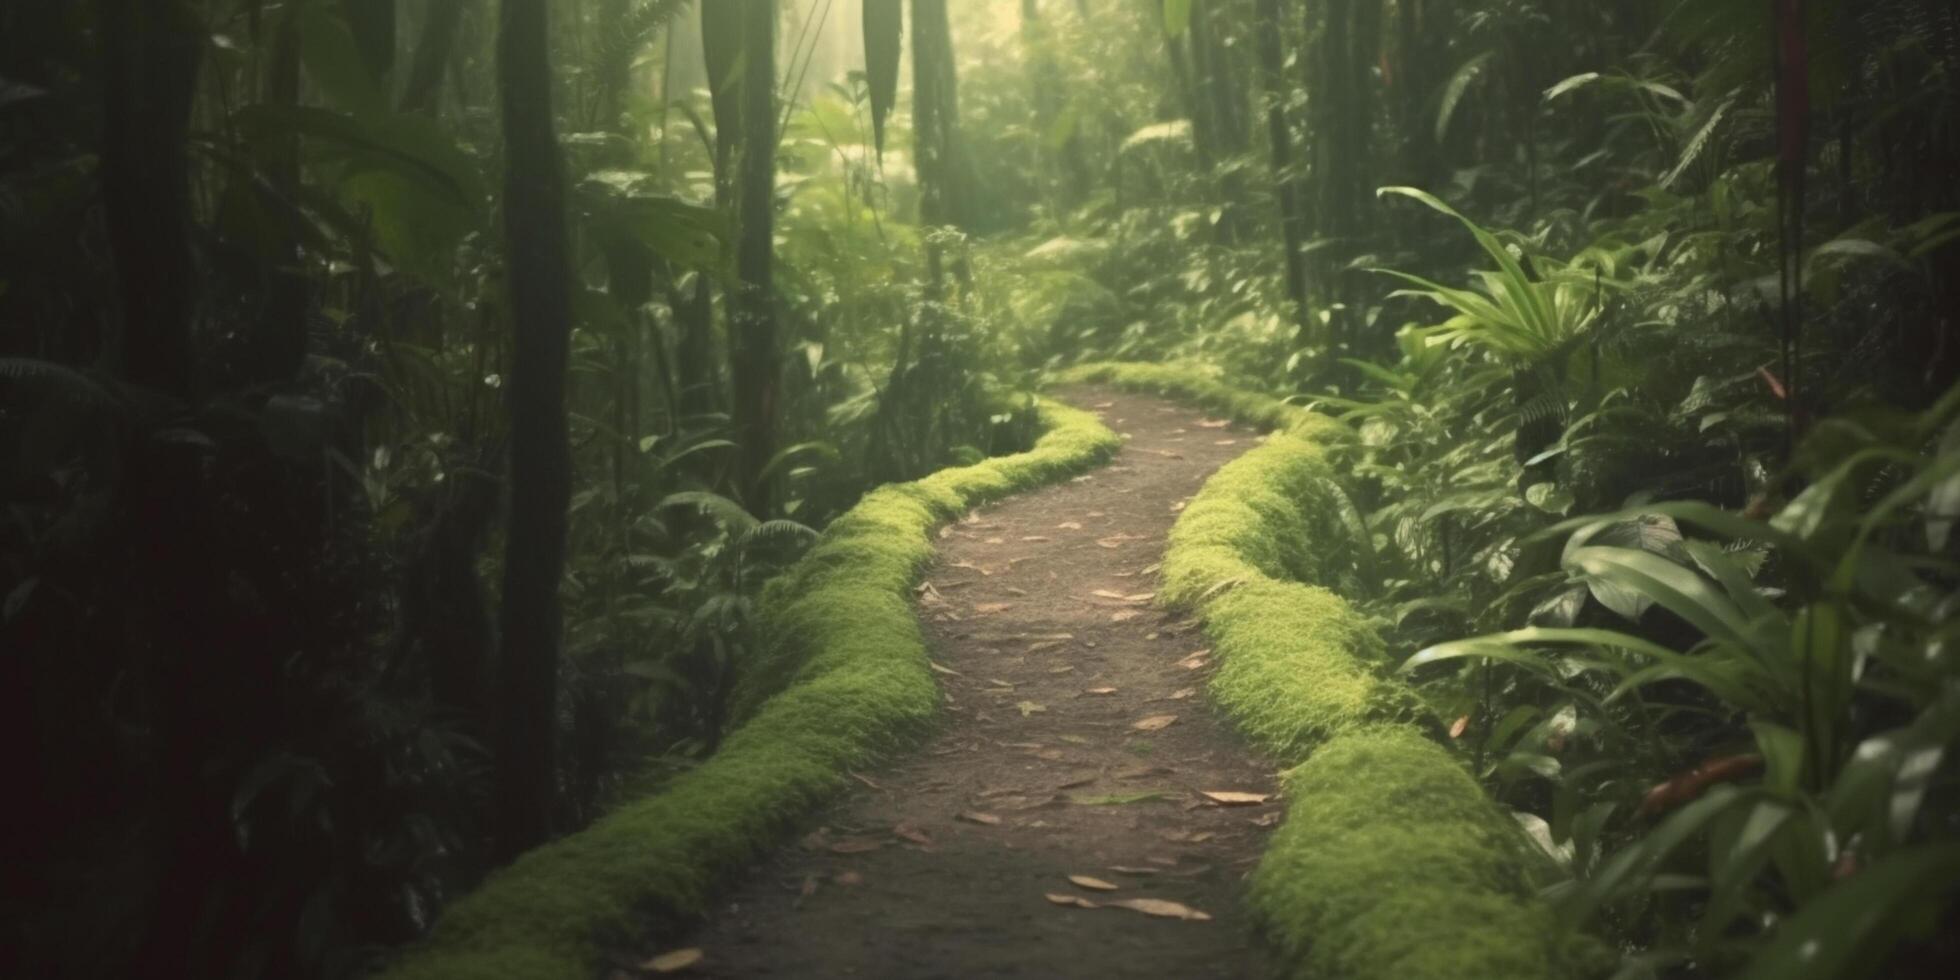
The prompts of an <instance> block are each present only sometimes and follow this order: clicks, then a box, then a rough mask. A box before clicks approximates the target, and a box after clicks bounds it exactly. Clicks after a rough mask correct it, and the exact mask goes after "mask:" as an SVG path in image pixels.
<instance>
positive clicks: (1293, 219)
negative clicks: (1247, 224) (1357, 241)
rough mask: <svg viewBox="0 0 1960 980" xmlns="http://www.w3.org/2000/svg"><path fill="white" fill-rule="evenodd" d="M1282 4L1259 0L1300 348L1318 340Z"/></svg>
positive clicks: (1269, 119)
mask: <svg viewBox="0 0 1960 980" xmlns="http://www.w3.org/2000/svg"><path fill="white" fill-rule="evenodd" d="M1279 6H1280V4H1279V0H1259V8H1258V15H1259V23H1258V27H1257V30H1256V33H1257V34H1258V36H1259V40H1258V48H1259V67H1260V73H1261V74H1262V75H1263V76H1264V78H1263V82H1264V84H1265V87H1266V130H1267V138H1268V142H1270V143H1271V144H1272V154H1273V192H1274V195H1275V196H1276V197H1277V198H1278V199H1279V224H1280V238H1281V242H1282V245H1281V247H1282V248H1283V249H1284V250H1285V251H1284V254H1283V256H1282V259H1283V264H1284V267H1285V269H1286V296H1287V299H1289V300H1291V301H1292V303H1293V320H1294V324H1295V326H1296V329H1295V334H1294V343H1295V344H1297V345H1301V346H1304V345H1306V344H1307V343H1309V342H1310V341H1312V340H1313V339H1314V338H1313V329H1312V323H1313V319H1312V313H1311V312H1310V311H1309V310H1308V307H1307V260H1306V255H1305V253H1304V252H1303V251H1302V249H1304V248H1305V247H1306V244H1307V216H1306V212H1305V211H1304V210H1303V209H1302V207H1301V203H1300V182H1299V176H1298V174H1296V173H1295V172H1294V163H1293V129H1292V127H1291V125H1289V124H1288V122H1287V119H1286V97H1287V92H1288V86H1287V84H1286V47H1285V38H1284V35H1283V34H1282V29H1281V24H1280V15H1279Z"/></svg>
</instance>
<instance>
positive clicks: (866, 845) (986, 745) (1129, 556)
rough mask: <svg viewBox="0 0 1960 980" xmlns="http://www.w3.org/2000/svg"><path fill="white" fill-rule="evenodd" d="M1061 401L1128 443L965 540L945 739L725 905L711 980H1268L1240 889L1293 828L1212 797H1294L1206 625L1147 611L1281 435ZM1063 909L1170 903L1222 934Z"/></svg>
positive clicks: (1020, 500)
mask: <svg viewBox="0 0 1960 980" xmlns="http://www.w3.org/2000/svg"><path fill="white" fill-rule="evenodd" d="M1063 397H1064V398H1065V400H1067V401H1069V402H1070V403H1072V404H1075V405H1078V406H1081V407H1084V408H1093V409H1094V410H1096V411H1097V413H1098V414H1099V415H1101V416H1102V418H1103V420H1104V421H1105V423H1106V424H1108V425H1109V426H1110V427H1111V428H1112V429H1114V430H1116V431H1117V432H1120V433H1123V434H1125V435H1126V436H1128V437H1129V441H1128V443H1127V444H1126V445H1125V447H1124V449H1123V450H1122V451H1121V452H1120V453H1119V454H1118V455H1117V457H1116V458H1115V459H1114V460H1113V461H1112V462H1111V463H1110V464H1109V465H1108V466H1106V467H1104V468H1102V469H1099V470H1096V471H1094V472H1092V473H1090V474H1087V475H1085V476H1082V477H1078V478H1076V479H1075V480H1073V481H1071V482H1068V483H1064V484H1061V485H1059V486H1055V487H1049V488H1046V489H1043V490H1038V491H1034V492H1031V493H1028V494H1024V495H1021V496H1018V497H1014V498H1012V499H1010V500H1007V501H1004V502H1002V503H1000V504H997V505H995V506H993V507H990V508H988V509H986V510H984V511H981V512H976V513H974V514H971V515H969V516H968V517H967V518H966V519H964V520H963V521H961V522H959V523H956V524H953V525H950V526H949V527H947V528H946V529H944V530H943V531H942V532H941V534H940V542H939V560H938V561H937V563H936V564H935V565H934V567H933V568H932V569H931V570H930V572H929V573H928V575H927V577H926V581H925V584H924V585H922V586H921V588H920V591H919V597H918V610H919V615H920V618H921V621H922V622H923V623H924V625H925V631H926V636H927V646H928V650H929V651H930V656H931V657H932V661H933V665H934V669H935V670H936V671H937V672H938V674H939V681H940V683H941V687H942V690H943V692H944V696H945V706H946V711H945V718H946V721H945V724H944V725H943V726H942V727H941V729H940V730H939V732H938V734H937V735H936V736H935V737H934V738H933V739H932V741H931V742H929V743H928V744H927V745H926V746H925V747H924V748H922V749H921V750H919V751H916V752H913V753H909V754H907V755H906V756H905V757H904V758H903V759H901V760H899V761H897V762H896V763H895V764H893V765H892V766H890V767H889V768H886V769H883V770H881V771H878V772H870V773H864V774H861V775H860V776H859V780H858V781H859V782H860V783H861V785H860V786H859V787H857V789H856V790H855V791H854V792H853V793H852V794H851V795H850V796H849V797H847V798H846V799H844V800H843V801H841V802H840V803H839V804H837V805H836V806H835V807H833V808H832V809H831V810H829V811H828V812H826V813H824V814H822V815H820V817H819V820H820V821H821V827H819V828H818V829H816V830H814V831H813V832H811V833H810V834H809V835H808V836H806V837H805V838H804V839H803V840H802V842H801V844H800V846H791V847H788V848H785V849H784V850H783V851H782V852H781V853H779V854H778V855H777V856H776V857H775V858H774V859H772V860H771V861H769V862H767V863H765V864H763V865H762V866H761V867H760V868H758V869H756V870H755V871H754V872H753V873H752V875H751V876H750V877H749V879H748V880H747V881H746V882H745V883H744V884H742V885H740V886H739V887H738V888H737V889H736V890H735V891H734V892H733V893H732V894H731V895H730V896H728V897H727V899H726V900H725V901H724V902H723V903H721V904H720V905H719V907H718V912H717V914H716V915H715V916H714V917H713V919H712V920H711V921H710V922H709V923H707V924H706V925H705V926H704V927H703V929H702V931H701V932H700V933H699V934H698V935H697V936H696V937H695V938H694V939H693V940H692V941H691V945H694V946H699V947H701V948H702V949H703V950H704V951H705V953H706V957H705V960H704V961H703V962H702V964H701V966H700V968H699V971H698V973H697V975H703V976H716V977H731V978H732V977H893V978H898V977H903V978H928V977H949V978H950V977H959V978H974V977H1098V978H1104V977H1179V978H1200V977H1233V978H1241V977H1257V976H1261V975H1264V974H1265V973H1266V972H1267V964H1266V963H1265V962H1263V960H1262V959H1261V954H1260V952H1259V947H1258V944H1257V943H1256V942H1254V941H1253V937H1252V935H1251V925H1250V923H1249V922H1248V921H1247V917H1246V914H1245V912H1244V911H1243V908H1242V903H1241V901H1240V891H1241V882H1242V879H1243V877H1244V875H1245V873H1246V872H1247V871H1249V870H1250V869H1251V867H1252V865H1253V864H1254V862H1255V861H1256V860H1257V858H1258V855H1259V851H1260V849H1261V847H1262V845H1263V843H1264V837H1265V835H1266V833H1267V832H1268V831H1267V828H1269V827H1270V826H1272V825H1273V824H1274V823H1276V822H1277V820H1278V819H1279V816H1280V806H1279V804H1278V803H1277V802H1276V801H1275V802H1267V803H1263V804H1251V805H1232V806H1225V805H1220V804H1218V803H1216V802H1214V801H1212V800H1210V799H1208V798H1207V797H1205V796H1204V795H1203V793H1204V792H1205V791H1220V790H1223V791H1235V792H1243V793H1252V794H1272V793H1274V792H1276V789H1275V785H1276V781H1275V778H1274V774H1273V773H1272V771H1271V768H1270V765H1269V764H1268V763H1267V762H1266V761H1265V760H1262V759H1261V758H1259V757H1258V756H1257V755H1256V754H1255V753H1254V752H1253V751H1252V750H1251V749H1250V748H1249V747H1247V746H1246V745H1245V744H1244V743H1243V742H1242V741H1241V740H1240V739H1239V738H1238V737H1237V736H1236V735H1234V734H1233V733H1232V732H1231V731H1230V730H1229V728H1228V727H1227V726H1226V724H1225V722H1224V721H1223V720H1222V719H1219V718H1217V717H1215V716H1214V715H1213V713H1212V711H1211V710H1210V708H1209V707H1208V705H1207V704H1206V703H1205V700H1204V697H1203V694H1202V691H1201V689H1202V686H1203V684H1204V681H1205V678H1206V676H1207V674H1208V672H1209V662H1208V661H1209V657H1208V656H1207V655H1206V654H1205V653H1203V652H1202V651H1203V648H1204V646H1205V641H1204V637H1203V634H1202V633H1201V632H1200V631H1199V630H1198V628H1197V625H1196V624H1195V623H1192V622H1189V621H1185V620H1179V619H1175V618H1171V617H1166V616H1165V615H1164V614H1162V613H1161V612H1159V611H1158V610H1156V609H1154V608H1153V607H1152V606H1151V605H1150V603H1149V596H1148V595H1147V593H1149V592H1151V590H1152V589H1153V588H1154V583H1155V579H1156V575H1155V572H1156V565H1157V563H1158V562H1159V560H1160V559H1161V556H1162V554H1163V549H1164V538H1165V534H1166V532H1168V531H1169V529H1170V527H1171V524H1172V523H1173V521H1175V519H1176V516H1177V511H1178V510H1180V509H1181V508H1182V505H1183V502H1184V501H1185V500H1186V499H1188V498H1189V497H1190V496H1191V495H1192V494H1194V493H1196V492H1197V490H1198V488H1199V485H1200V484H1201V483H1202V482H1203V481H1204V479H1205V478H1206V477H1207V476H1209V475H1210V474H1211V473H1212V471H1213V470H1215V469H1217V468H1218V467H1219V466H1220V465H1222V464H1224V463H1225V462H1227V461H1229V460H1230V459H1232V458H1233V457H1235V456H1237V455H1238V454H1239V453H1241V452H1243V451H1244V450H1246V449H1248V448H1250V447H1251V446H1252V445H1254V444H1255V441H1256V440H1257V439H1258V436H1257V435H1256V434H1255V433H1252V432H1250V431H1248V430H1246V429H1243V428H1241V427H1237V426H1231V425H1226V424H1224V423H1223V422H1219V421H1213V420H1209V419H1207V418H1206V417H1205V416H1204V415H1202V414H1201V413H1198V412H1196V411H1194V410H1192V409H1190V408H1188V407H1185V406H1183V405H1178V404H1174V403H1171V402H1167V401H1163V400H1160V399H1156V398H1150V397H1144V396H1138V395H1132V394H1127V393H1122V392H1117V391H1114V390H1109V389H1103V388H1077V389H1073V390H1071V391H1068V392H1066V393H1064V396H1063ZM1166 716H1175V717H1174V720H1171V721H1169V722H1168V723H1167V724H1166V723H1165V718H1166ZM1140 722H1141V723H1143V725H1142V727H1141V728H1139V727H1138V725H1139V723H1140ZM1156 725H1163V727H1153V726H1156ZM1069 875H1087V876H1092V877H1094V878H1097V879H1102V880H1103V881H1104V882H1106V883H1109V884H1113V885H1115V886H1117V888H1116V890H1114V891H1100V890H1092V889H1090V888H1085V887H1081V886H1079V885H1077V884H1074V883H1071V882H1070V881H1069V879H1068V876H1069ZM1049 893H1054V894H1057V895H1073V896H1078V897H1080V898H1082V899H1086V900H1088V901H1092V902H1097V903H1105V902H1109V901H1121V900H1126V899H1159V900H1168V901H1171V902H1176V903H1179V904H1181V905H1183V906H1185V907H1186V908H1189V909H1193V910H1198V911H1202V912H1204V913H1207V914H1209V915H1210V916H1211V919H1210V920H1209V921H1187V920H1183V919H1178V918H1164V917H1155V916H1151V915H1146V914H1143V913H1140V912H1138V911H1135V910H1132V909H1128V908H1097V909H1086V908H1079V907H1069V906H1064V905H1057V904H1054V903H1053V902H1051V901H1050V900H1049V899H1047V898H1046V897H1044V896H1046V895H1048V894H1049Z"/></svg>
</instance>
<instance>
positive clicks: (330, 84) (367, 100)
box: [299, 4, 387, 115]
mask: <svg viewBox="0 0 1960 980" xmlns="http://www.w3.org/2000/svg"><path fill="white" fill-rule="evenodd" d="M299 34H300V63H301V64H302V65H304V66H305V67H306V77H307V78H308V79H310V80H311V81H312V82H313V85H314V87H315V88H317V89H319V90H320V93H321V94H322V95H324V96H326V100H327V102H328V104H330V105H333V106H334V107H336V108H340V109H344V110H346V111H348V112H351V113H354V114H355V115H370V114H378V113H381V112H384V111H386V109H387V99H386V97H385V96H384V95H383V94H382V89H381V83H380V81H379V80H378V79H377V78H376V76H375V73H374V71H373V70H372V69H371V68H370V67H369V64H368V60H367V58H366V57H364V56H363V53H362V45H361V42H360V41H358V40H356V38H355V34H354V29H353V27H352V26H350V25H349V24H348V22H347V20H346V19H344V18H343V17H342V16H340V15H339V14H336V13H335V12H333V11H331V10H328V9H327V8H326V7H325V6H323V5H321V4H312V5H309V6H307V7H305V8H304V9H303V11H302V12H301V14H300V28H299Z"/></svg>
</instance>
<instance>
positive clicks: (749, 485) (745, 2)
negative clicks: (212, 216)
mask: <svg viewBox="0 0 1960 980" xmlns="http://www.w3.org/2000/svg"><path fill="white" fill-rule="evenodd" d="M739 3H740V4H741V12H742V49H743V51H744V52H745V54H746V57H745V58H744V60H743V66H744V67H743V74H742V85H741V90H740V92H739V93H738V94H737V98H739V100H740V106H741V110H740V112H741V120H742V124H741V134H742V136H741V151H740V154H739V155H740V161H739V163H738V165H737V170H736V188H735V192H736V209H737V220H738V226H739V227H740V229H741V232H740V240H739V241H738V242H737V244H736V250H735V275H736V280H737V281H736V285H735V295H734V296H733V298H732V299H733V301H732V302H731V303H730V304H729V312H730V314H731V322H730V327H731V329H730V331H729V348H730V350H729V368H730V373H731V375H732V378H733V394H734V406H733V408H734V416H735V419H734V421H735V431H736V435H737V439H736V441H737V442H739V443H740V444H741V447H742V449H741V462H742V466H741V471H740V474H739V477H738V479H739V480H740V489H741V492H742V494H743V502H744V503H746V504H747V505H748V507H749V509H750V510H751V511H752V512H754V513H757V514H764V513H767V512H768V510H769V506H770V499H769V496H770V494H769V489H770V488H769V487H768V486H766V485H764V480H763V470H764V469H766V468H767V466H768V464H769V460H770V458H771V457H772V456H774V455H775V452H776V415H777V409H778V406H777V399H778V398H779V396H780V388H781V381H782V378H781V375H782V358H781V356H780V354H779V352H778V351H777V338H776V306H775V304H776V289H775V217H776V215H775V211H776V0H739Z"/></svg>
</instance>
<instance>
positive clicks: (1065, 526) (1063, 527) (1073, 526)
mask: <svg viewBox="0 0 1960 980" xmlns="http://www.w3.org/2000/svg"><path fill="white" fill-rule="evenodd" d="M1055 530H1057V531H1080V530H1082V522H1081V521H1063V522H1061V523H1060V524H1057V525H1055Z"/></svg>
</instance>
